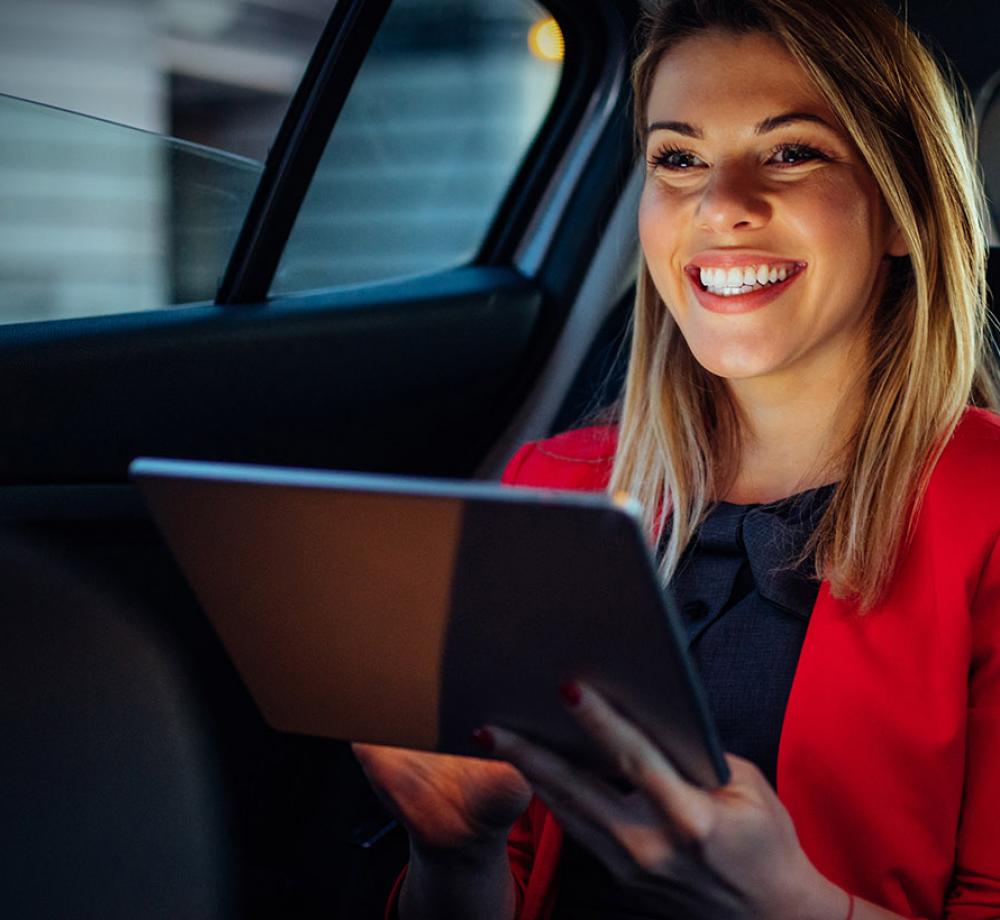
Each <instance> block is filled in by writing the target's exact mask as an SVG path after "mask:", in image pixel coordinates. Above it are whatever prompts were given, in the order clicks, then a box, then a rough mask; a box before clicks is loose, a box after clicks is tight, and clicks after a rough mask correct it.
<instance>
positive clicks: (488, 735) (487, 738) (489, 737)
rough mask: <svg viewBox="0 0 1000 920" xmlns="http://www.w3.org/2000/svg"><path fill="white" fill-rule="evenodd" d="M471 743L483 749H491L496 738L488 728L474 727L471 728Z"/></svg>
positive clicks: (494, 744) (494, 745)
mask: <svg viewBox="0 0 1000 920" xmlns="http://www.w3.org/2000/svg"><path fill="white" fill-rule="evenodd" d="M472 743H473V744H475V745H477V746H478V747H481V748H482V749H483V750H484V751H492V750H493V748H495V747H496V744H497V743H496V739H495V738H494V737H493V732H491V731H490V730H489V729H488V728H474V729H473V730H472Z"/></svg>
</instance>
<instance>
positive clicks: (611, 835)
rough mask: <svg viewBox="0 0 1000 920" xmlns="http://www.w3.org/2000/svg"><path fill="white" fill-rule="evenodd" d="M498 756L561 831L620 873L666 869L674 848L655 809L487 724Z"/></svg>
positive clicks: (630, 875) (634, 795)
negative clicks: (525, 781)
mask: <svg viewBox="0 0 1000 920" xmlns="http://www.w3.org/2000/svg"><path fill="white" fill-rule="evenodd" d="M488 732H489V733H490V735H491V736H492V738H493V741H494V751H495V753H496V755H497V756H498V757H502V758H503V759H505V760H508V761H510V762H511V763H512V764H514V766H516V767H517V768H518V769H519V770H520V771H521V772H522V773H523V774H524V775H525V776H526V777H527V778H528V780H529V781H530V782H531V784H532V786H533V787H534V789H535V792H536V793H537V795H538V796H539V798H541V799H542V800H543V801H544V802H545V804H546V805H548V807H549V809H550V810H551V811H552V813H553V815H554V816H555V818H556V820H557V821H558V822H559V823H560V824H561V825H562V826H563V828H565V830H566V832H567V833H569V834H570V835H571V836H573V837H574V838H575V839H577V840H578V841H579V842H580V843H581V844H582V845H583V846H585V847H587V849H589V850H590V851H591V852H592V853H594V855H595V856H597V857H598V858H599V859H600V860H601V861H602V862H604V863H605V864H606V865H607V866H608V868H609V869H611V871H612V872H614V873H615V874H616V875H617V876H618V877H619V878H630V879H634V878H637V877H640V876H641V875H643V874H658V875H664V874H666V872H667V870H668V868H669V866H670V865H671V864H672V862H673V858H674V848H673V845H672V842H671V840H670V837H669V835H668V834H667V833H666V832H665V831H664V829H663V827H662V826H661V824H660V821H659V819H658V816H657V815H655V814H654V811H655V809H654V808H653V807H652V806H651V805H650V803H648V802H647V803H646V807H643V806H642V805H641V804H640V803H638V802H637V801H636V798H637V796H638V795H640V794H639V793H632V794H631V795H630V796H628V797H625V796H623V795H622V794H621V793H620V792H619V791H618V790H616V789H614V788H613V787H612V786H610V785H609V784H608V783H606V782H604V781H603V780H601V779H600V778H599V777H597V776H595V775H593V774H592V773H589V772H587V771H585V770H581V769H579V768H575V767H573V766H572V765H571V764H570V763H569V762H568V761H566V760H565V759H564V758H563V757H561V756H560V755H558V754H556V753H555V752H553V751H551V750H549V749H548V748H544V747H541V746H539V745H536V744H533V743H532V742H530V741H528V740H527V739H526V738H524V737H522V736H521V735H518V734H517V733H515V732H512V731H508V730H506V729H501V728H494V727H493V726H490V727H489V728H488Z"/></svg>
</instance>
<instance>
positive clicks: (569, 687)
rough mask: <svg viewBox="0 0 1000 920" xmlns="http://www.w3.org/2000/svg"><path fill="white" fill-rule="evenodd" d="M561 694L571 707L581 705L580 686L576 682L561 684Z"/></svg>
mask: <svg viewBox="0 0 1000 920" xmlns="http://www.w3.org/2000/svg"><path fill="white" fill-rule="evenodd" d="M559 692H560V693H561V694H562V698H563V699H564V700H565V701H566V702H567V703H568V704H569V705H570V706H579V705H580V685H579V684H578V683H577V682H576V681H575V680H567V681H566V682H565V683H562V684H560V685H559Z"/></svg>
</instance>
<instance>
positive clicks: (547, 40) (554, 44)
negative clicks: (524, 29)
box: [528, 17, 566, 61]
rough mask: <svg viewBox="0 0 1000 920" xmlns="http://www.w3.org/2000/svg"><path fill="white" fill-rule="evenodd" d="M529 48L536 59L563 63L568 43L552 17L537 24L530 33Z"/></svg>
mask: <svg viewBox="0 0 1000 920" xmlns="http://www.w3.org/2000/svg"><path fill="white" fill-rule="evenodd" d="M528 47H529V48H530V49H531V53H532V54H533V55H534V56H535V57H536V58H540V59H541V60H543V61H561V60H562V59H563V56H564V55H565V53H566V43H565V41H563V34H562V29H560V28H559V23H558V22H556V21H555V20H554V19H552V18H551V17H549V18H548V19H542V20H541V21H539V22H536V23H535V24H534V25H533V26H532V27H531V31H530V32H528Z"/></svg>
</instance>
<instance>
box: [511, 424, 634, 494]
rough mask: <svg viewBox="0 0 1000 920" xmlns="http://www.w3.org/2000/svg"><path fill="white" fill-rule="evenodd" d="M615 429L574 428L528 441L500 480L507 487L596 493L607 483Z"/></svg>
mask: <svg viewBox="0 0 1000 920" xmlns="http://www.w3.org/2000/svg"><path fill="white" fill-rule="evenodd" d="M616 444H617V429H616V428H615V427H614V426H611V425H595V426H591V427H589V428H577V429H575V430H573V431H566V432H563V433H562V434H558V435H555V436H554V437H551V438H546V439H545V440H542V441H531V442H529V443H528V444H525V445H524V446H523V447H521V448H520V449H519V450H518V451H517V453H515V454H514V456H513V457H512V458H511V460H510V462H509V463H508V464H507V468H506V469H505V470H504V473H503V476H502V477H501V481H502V482H505V483H508V484H510V485H522V486H540V487H543V488H553V489H579V490H592V491H599V490H601V489H603V488H605V486H607V484H608V479H609V477H610V475H611V466H612V463H613V462H614V458H615V447H616Z"/></svg>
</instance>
